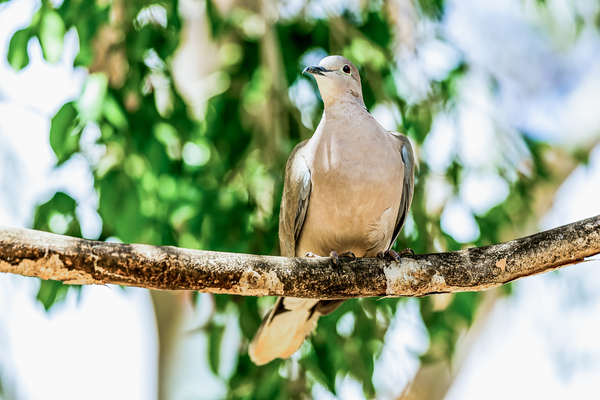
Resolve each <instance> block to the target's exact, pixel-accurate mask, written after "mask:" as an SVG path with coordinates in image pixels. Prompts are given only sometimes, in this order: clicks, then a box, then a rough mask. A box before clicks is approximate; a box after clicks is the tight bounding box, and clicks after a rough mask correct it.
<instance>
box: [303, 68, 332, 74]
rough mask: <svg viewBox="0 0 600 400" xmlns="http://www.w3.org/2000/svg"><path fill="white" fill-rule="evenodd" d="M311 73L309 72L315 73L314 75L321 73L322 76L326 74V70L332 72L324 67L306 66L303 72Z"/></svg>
mask: <svg viewBox="0 0 600 400" xmlns="http://www.w3.org/2000/svg"><path fill="white" fill-rule="evenodd" d="M307 72H308V73H309V74H313V75H321V76H325V74H324V72H330V71H329V70H328V69H325V68H323V67H306V68H304V71H302V73H303V74H304V73H307Z"/></svg>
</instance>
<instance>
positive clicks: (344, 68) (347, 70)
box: [342, 65, 350, 74]
mask: <svg viewBox="0 0 600 400" xmlns="http://www.w3.org/2000/svg"><path fill="white" fill-rule="evenodd" d="M342 71H344V73H345V74H349V73H350V66H349V65H344V66H343V67H342Z"/></svg>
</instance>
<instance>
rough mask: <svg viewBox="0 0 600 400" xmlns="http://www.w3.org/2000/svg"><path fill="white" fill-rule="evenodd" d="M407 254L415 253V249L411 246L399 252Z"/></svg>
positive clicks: (399, 253)
mask: <svg viewBox="0 0 600 400" xmlns="http://www.w3.org/2000/svg"><path fill="white" fill-rule="evenodd" d="M405 254H411V255H415V251H414V250H413V249H411V248H410V247H407V248H406V249H404V250H402V251H399V252H398V255H401V256H403V255H405Z"/></svg>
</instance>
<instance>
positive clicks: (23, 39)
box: [6, 28, 32, 70]
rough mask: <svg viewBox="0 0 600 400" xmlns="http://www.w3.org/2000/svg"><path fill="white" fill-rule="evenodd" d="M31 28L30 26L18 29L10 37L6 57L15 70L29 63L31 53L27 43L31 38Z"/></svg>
mask: <svg viewBox="0 0 600 400" xmlns="http://www.w3.org/2000/svg"><path fill="white" fill-rule="evenodd" d="M31 36H32V35H31V30H30V29H28V28H25V29H21V30H18V31H17V32H15V34H14V35H13V37H12V38H11V39H10V44H9V45H8V53H7V56H6V58H7V59H8V62H9V64H10V66H11V67H13V68H14V69H15V70H20V69H23V68H25V67H26V66H27V64H29V55H28V54H27V43H29V39H31Z"/></svg>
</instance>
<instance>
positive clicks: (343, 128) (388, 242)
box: [249, 56, 414, 365]
mask: <svg viewBox="0 0 600 400" xmlns="http://www.w3.org/2000/svg"><path fill="white" fill-rule="evenodd" d="M305 72H309V73H311V74H313V75H314V76H315V78H316V79H317V84H318V86H319V91H320V92H321V97H322V98H323V103H324V105H325V111H324V113H323V117H322V119H321V122H320V123H319V126H318V127H317V129H316V131H315V133H314V134H313V136H312V137H311V138H310V139H308V140H305V141H303V142H302V143H300V144H298V145H297V146H296V148H295V149H294V151H293V152H292V154H291V155H290V158H289V160H288V162H287V165H286V170H285V183H284V189H283V197H282V200H281V212H280V215H279V240H280V246H281V255H282V256H286V257H303V256H305V255H306V254H307V253H313V254H315V255H317V256H324V257H326V256H329V255H330V254H331V252H332V251H337V252H338V253H339V254H342V253H345V252H352V253H354V254H355V255H356V256H357V257H373V256H375V255H377V254H378V253H379V252H381V251H386V250H389V249H390V248H391V246H392V244H393V243H394V240H395V239H396V237H397V236H398V234H399V233H400V229H401V228H402V226H403V225H404V222H405V221H406V217H407V215H408V211H409V208H410V204H411V202H412V196H413V185H414V178H413V177H414V157H413V151H412V147H411V145H410V142H409V141H408V139H407V138H406V137H405V136H404V135H402V134H400V133H397V132H388V131H386V130H385V129H384V128H383V127H382V126H381V125H379V123H377V121H376V120H375V119H374V118H373V117H372V116H371V114H370V113H369V112H368V111H367V109H366V108H365V104H364V101H363V98H362V89H361V84H360V76H359V74H358V70H357V69H356V67H355V66H354V65H353V64H352V63H351V62H350V61H348V60H347V59H346V58H344V57H341V56H330V57H326V58H324V59H323V60H322V61H321V62H320V64H319V66H318V67H308V68H306V69H305ZM341 303H342V301H337V300H336V301H323V300H312V299H297V298H279V299H278V300H277V303H276V304H275V306H274V307H273V309H272V310H271V312H270V313H269V315H268V316H267V317H266V318H265V320H264V321H263V323H262V325H261V327H260V328H259V330H258V331H257V333H256V335H255V337H254V339H253V340H252V342H251V344H250V348H249V354H250V357H251V359H252V360H253V361H254V362H255V363H256V364H259V365H261V364H265V363H267V362H269V361H271V360H273V359H274V358H286V357H289V356H290V355H291V354H292V353H294V352H295V351H296V350H297V349H298V348H299V347H300V345H301V344H302V342H303V341H304V339H305V338H306V336H307V335H308V334H310V332H311V330H312V329H313V327H314V326H315V324H316V322H317V320H318V318H319V316H321V315H326V314H328V313H330V312H332V311H333V310H335V309H336V308H337V307H338V306H339V305H340V304H341Z"/></svg>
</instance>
